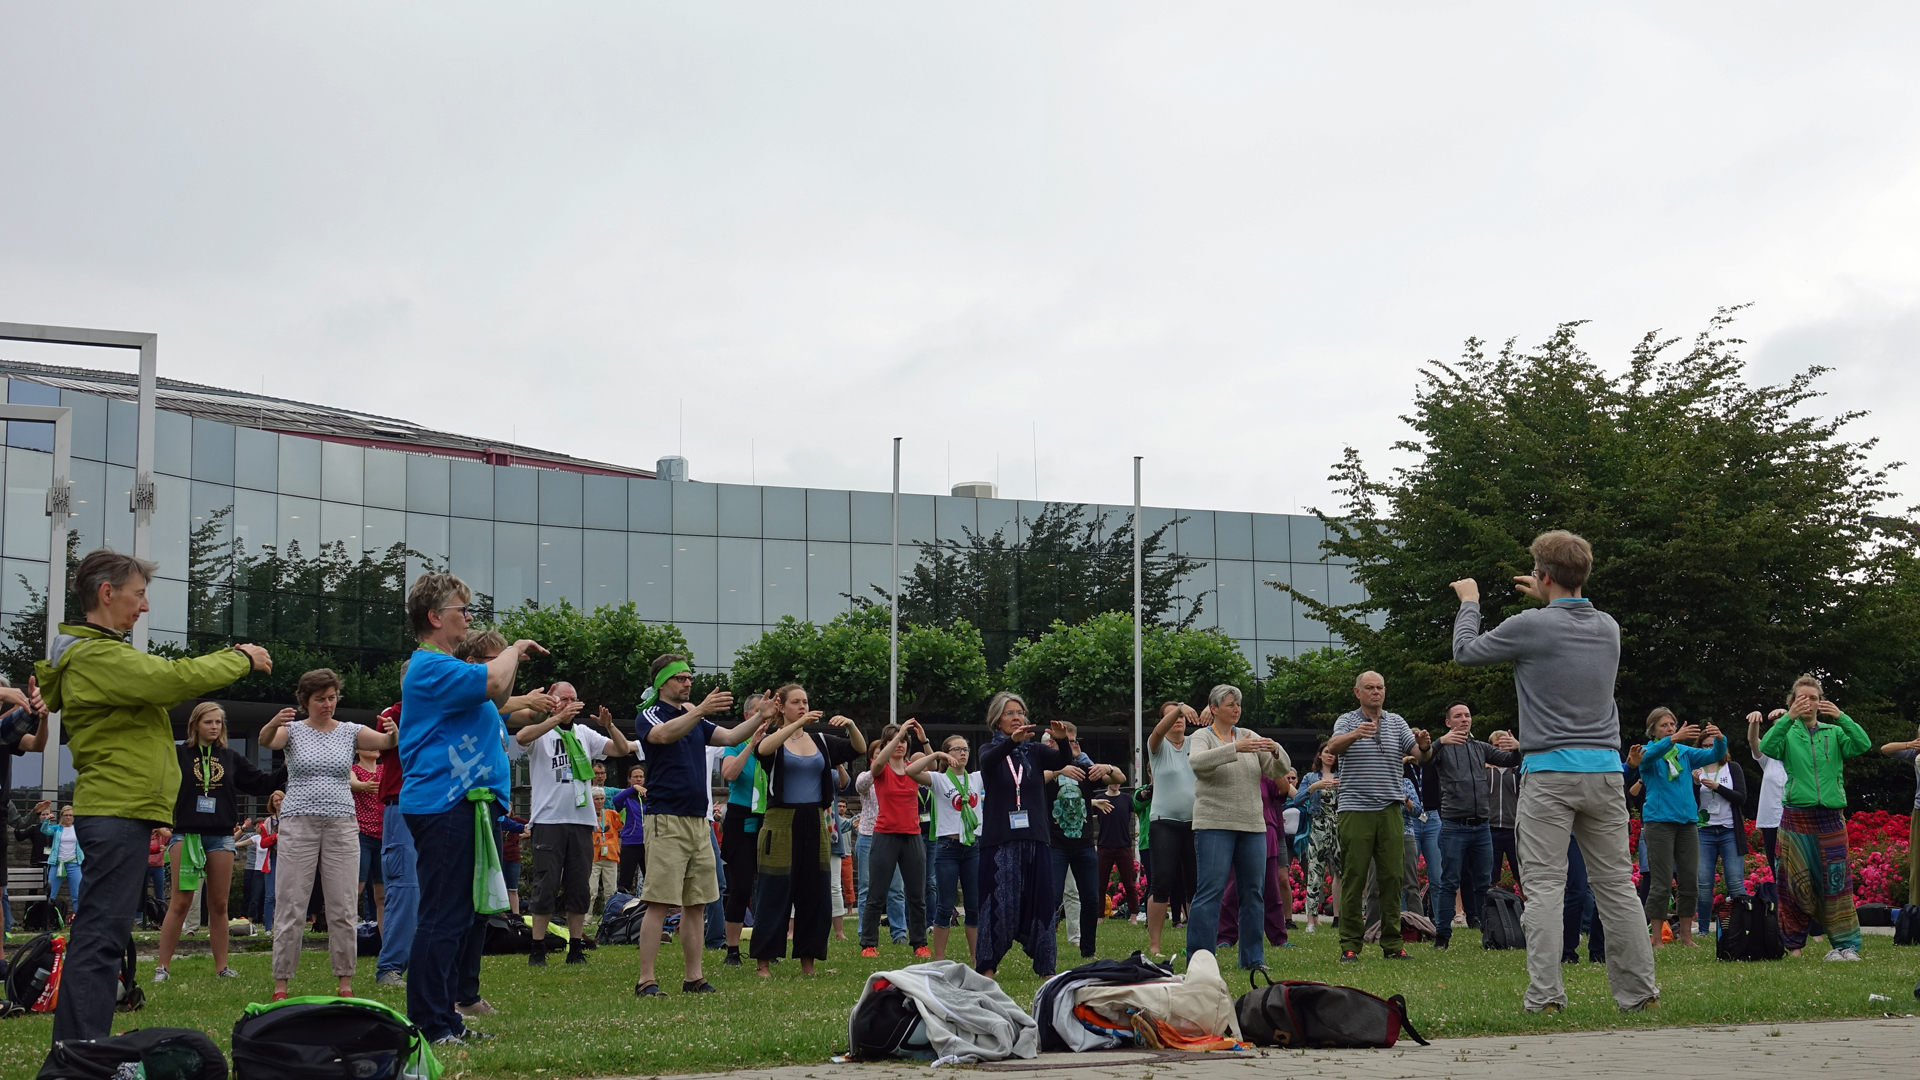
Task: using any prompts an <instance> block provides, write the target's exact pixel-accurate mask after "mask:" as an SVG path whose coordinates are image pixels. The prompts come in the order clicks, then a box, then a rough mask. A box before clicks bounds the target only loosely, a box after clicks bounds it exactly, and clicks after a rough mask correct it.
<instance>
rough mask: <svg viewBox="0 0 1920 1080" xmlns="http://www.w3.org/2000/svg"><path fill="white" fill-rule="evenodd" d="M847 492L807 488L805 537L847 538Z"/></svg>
mask: <svg viewBox="0 0 1920 1080" xmlns="http://www.w3.org/2000/svg"><path fill="white" fill-rule="evenodd" d="M849 513H850V512H849V510H848V508H847V493H846V492H844V491H821V490H818V489H814V488H808V489H807V539H809V540H840V541H845V540H847V539H849V537H850V536H851V533H850V532H849V531H848V530H849V528H850V526H849V524H848V520H849Z"/></svg>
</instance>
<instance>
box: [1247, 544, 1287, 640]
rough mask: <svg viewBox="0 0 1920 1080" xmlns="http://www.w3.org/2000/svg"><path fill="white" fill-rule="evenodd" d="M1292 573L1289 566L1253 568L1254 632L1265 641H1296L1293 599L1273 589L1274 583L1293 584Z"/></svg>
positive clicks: (1263, 564)
mask: <svg viewBox="0 0 1920 1080" xmlns="http://www.w3.org/2000/svg"><path fill="white" fill-rule="evenodd" d="M1291 569H1292V568H1291V567H1290V566H1289V565H1288V564H1286V563H1271V562H1262V563H1255V564H1254V565H1253V576H1254V586H1253V616H1254V628H1255V629H1256V630H1257V631H1258V632H1259V634H1260V636H1261V637H1263V638H1291V637H1293V597H1291V596H1288V595H1287V594H1286V593H1283V592H1281V591H1280V590H1279V589H1276V588H1274V587H1273V583H1274V582H1279V583H1281V584H1283V585H1286V584H1292V582H1293V575H1292V574H1291V573H1290V572H1289V571H1290V570H1291Z"/></svg>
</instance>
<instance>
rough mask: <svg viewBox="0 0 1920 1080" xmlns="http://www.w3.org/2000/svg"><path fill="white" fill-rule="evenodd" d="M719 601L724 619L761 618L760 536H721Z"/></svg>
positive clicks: (720, 613)
mask: <svg viewBox="0 0 1920 1080" xmlns="http://www.w3.org/2000/svg"><path fill="white" fill-rule="evenodd" d="M749 490H751V489H749ZM719 601H720V605H719V609H718V612H719V617H720V619H721V620H723V621H725V622H730V623H757V622H759V621H760V541H759V540H748V539H745V538H740V537H731V536H723V537H721V538H720V580H719ZM728 655H729V657H731V655H732V654H731V653H729V654H728Z"/></svg>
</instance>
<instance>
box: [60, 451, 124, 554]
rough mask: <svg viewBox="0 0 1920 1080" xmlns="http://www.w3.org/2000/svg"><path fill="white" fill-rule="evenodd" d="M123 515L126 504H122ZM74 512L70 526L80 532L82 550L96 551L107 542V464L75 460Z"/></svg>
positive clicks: (68, 522) (69, 521) (69, 519)
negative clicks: (95, 549)
mask: <svg viewBox="0 0 1920 1080" xmlns="http://www.w3.org/2000/svg"><path fill="white" fill-rule="evenodd" d="M120 510H121V516H123V517H132V516H133V515H131V514H128V513H126V504H125V503H124V502H123V503H121V506H120ZM73 511H74V515H73V517H71V518H68V519H67V528H69V529H71V530H73V531H74V532H76V533H78V534H79V535H80V550H81V551H82V552H83V553H84V552H88V551H92V550H93V549H94V548H97V547H99V546H100V545H101V544H103V543H105V542H106V538H107V534H106V524H107V521H106V512H107V467H106V466H105V465H104V464H102V463H100V462H98V461H83V460H80V459H78V458H75V459H74V461H73Z"/></svg>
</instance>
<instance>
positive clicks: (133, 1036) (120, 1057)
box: [38, 1028, 227, 1080]
mask: <svg viewBox="0 0 1920 1080" xmlns="http://www.w3.org/2000/svg"><path fill="white" fill-rule="evenodd" d="M136 1063H137V1064H138V1065H139V1066H140V1068H141V1070H142V1071H141V1072H140V1073H139V1074H138V1075H140V1076H143V1077H145V1080H227V1059H226V1058H225V1057H222V1056H221V1054H220V1048H219V1047H218V1046H215V1045H214V1043H213V1040H212V1039H209V1038H207V1037H206V1035H204V1034H202V1033H200V1032H198V1031H194V1030H191V1029H189V1028H140V1029H138V1030H135V1031H129V1032H127V1033H126V1034H124V1035H115V1036H113V1037H112V1038H108V1039H98V1040H93V1039H73V1040H70V1041H67V1042H57V1043H54V1044H53V1052H52V1053H50V1054H48V1055H47V1060H46V1063H45V1064H43V1065H42V1066H41V1067H40V1075H39V1077H38V1080H115V1078H116V1077H118V1076H122V1075H126V1074H124V1073H122V1072H121V1069H122V1067H123V1066H126V1065H130V1064H136Z"/></svg>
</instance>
